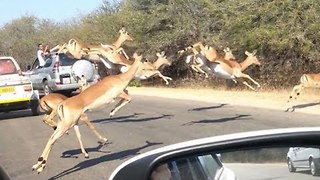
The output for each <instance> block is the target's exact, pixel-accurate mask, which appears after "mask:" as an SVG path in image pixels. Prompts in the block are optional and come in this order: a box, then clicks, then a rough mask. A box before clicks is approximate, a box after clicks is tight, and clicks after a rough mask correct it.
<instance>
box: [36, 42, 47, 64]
mask: <svg viewBox="0 0 320 180" xmlns="http://www.w3.org/2000/svg"><path fill="white" fill-rule="evenodd" d="M47 54H48V52H45V51H44V47H43V45H42V44H41V43H39V44H38V51H37V58H38V61H39V67H43V65H44V64H45V62H46V60H45V59H46V55H47Z"/></svg>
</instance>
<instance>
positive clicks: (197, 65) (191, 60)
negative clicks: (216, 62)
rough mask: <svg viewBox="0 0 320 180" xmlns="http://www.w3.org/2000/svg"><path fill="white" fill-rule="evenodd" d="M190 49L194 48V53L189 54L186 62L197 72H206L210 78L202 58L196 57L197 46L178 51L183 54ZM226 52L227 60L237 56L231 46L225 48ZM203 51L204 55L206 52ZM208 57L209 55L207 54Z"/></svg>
mask: <svg viewBox="0 0 320 180" xmlns="http://www.w3.org/2000/svg"><path fill="white" fill-rule="evenodd" d="M188 50H192V52H193V54H192V55H188V56H187V58H186V61H185V62H186V63H187V64H190V67H191V68H192V69H193V70H194V71H195V72H197V73H201V74H204V75H205V77H206V78H208V77H209V76H208V73H206V72H205V71H204V70H203V69H204V63H203V61H202V60H201V58H200V59H198V58H197V57H196V54H198V51H197V50H196V49H195V48H191V46H190V47H188V48H186V49H185V50H181V51H178V54H182V53H183V52H185V51H188ZM223 51H224V52H225V55H224V59H225V60H234V59H235V57H234V55H233V53H232V51H231V50H230V48H229V47H227V48H226V49H224V50H223ZM201 53H202V54H203V55H205V53H204V52H203V51H201ZM206 57H207V56H206ZM216 57H220V56H219V55H216ZM205 69H208V68H205Z"/></svg>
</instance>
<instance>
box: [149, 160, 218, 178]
mask: <svg viewBox="0 0 320 180" xmlns="http://www.w3.org/2000/svg"><path fill="white" fill-rule="evenodd" d="M221 168H222V164H221V163H220V161H219V160H218V158H217V156H216V155H214V154H207V155H201V156H191V157H190V156H188V157H186V158H180V159H178V160H174V161H169V162H167V163H164V164H161V165H159V166H157V167H156V168H155V169H154V170H153V172H152V173H151V176H150V178H149V180H156V179H163V180H165V179H167V180H210V179H212V180H213V179H215V176H216V173H217V172H218V170H220V169H221ZM168 172H170V173H168Z"/></svg>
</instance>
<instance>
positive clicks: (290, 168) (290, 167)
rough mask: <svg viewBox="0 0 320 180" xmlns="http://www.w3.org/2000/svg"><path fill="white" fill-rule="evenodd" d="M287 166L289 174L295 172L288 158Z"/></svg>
mask: <svg viewBox="0 0 320 180" xmlns="http://www.w3.org/2000/svg"><path fill="white" fill-rule="evenodd" d="M287 164H288V169H289V172H296V168H295V167H294V166H293V164H292V161H291V159H290V158H288V161H287Z"/></svg>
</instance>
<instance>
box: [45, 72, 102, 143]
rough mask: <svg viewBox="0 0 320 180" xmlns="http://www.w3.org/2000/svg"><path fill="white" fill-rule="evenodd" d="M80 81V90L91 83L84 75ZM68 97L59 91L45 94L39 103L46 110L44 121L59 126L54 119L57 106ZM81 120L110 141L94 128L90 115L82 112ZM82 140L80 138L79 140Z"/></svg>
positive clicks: (97, 134)
mask: <svg viewBox="0 0 320 180" xmlns="http://www.w3.org/2000/svg"><path fill="white" fill-rule="evenodd" d="M78 79H79V80H78V83H79V84H80V92H82V91H84V90H85V89H87V88H88V87H89V86H90V84H88V83H87V81H86V79H85V78H84V77H81V78H79V77H78ZM66 99H68V97H67V96H65V95H62V94H59V93H51V94H48V95H46V96H43V97H42V98H41V99H40V102H39V105H40V107H41V108H42V109H43V110H44V113H45V115H44V118H43V122H44V123H45V124H47V125H48V126H50V127H52V128H53V129H54V130H55V129H56V128H57V123H56V122H55V121H54V120H53V119H54V118H55V116H56V115H57V108H58V105H59V104H60V103H61V102H62V101H64V100H66ZM79 120H80V121H82V122H84V123H85V124H86V125H87V126H88V127H89V129H90V130H91V131H92V132H93V133H94V134H95V135H96V136H97V137H98V138H99V139H100V140H101V141H102V142H104V143H106V142H107V141H108V139H107V138H104V137H102V136H101V135H100V133H98V131H97V130H96V129H95V128H94V126H93V125H92V124H91V122H90V121H89V119H88V116H87V115H86V114H82V115H81V117H80V119H79ZM79 141H80V140H79ZM82 148H83V147H81V149H82Z"/></svg>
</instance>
